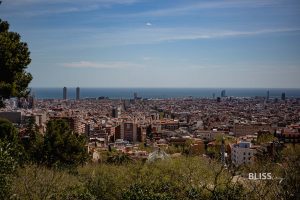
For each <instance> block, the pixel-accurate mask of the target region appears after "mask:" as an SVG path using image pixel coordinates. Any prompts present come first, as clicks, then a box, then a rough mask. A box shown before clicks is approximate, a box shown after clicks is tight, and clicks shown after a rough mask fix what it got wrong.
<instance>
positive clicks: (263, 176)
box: [248, 173, 272, 180]
mask: <svg viewBox="0 0 300 200" xmlns="http://www.w3.org/2000/svg"><path fill="white" fill-rule="evenodd" d="M248 178H249V179H250V180H271V179H272V174H271V173H249V175H248Z"/></svg>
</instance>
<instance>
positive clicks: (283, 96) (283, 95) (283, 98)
mask: <svg viewBox="0 0 300 200" xmlns="http://www.w3.org/2000/svg"><path fill="white" fill-rule="evenodd" d="M281 100H282V101H285V92H283V93H282V94H281Z"/></svg>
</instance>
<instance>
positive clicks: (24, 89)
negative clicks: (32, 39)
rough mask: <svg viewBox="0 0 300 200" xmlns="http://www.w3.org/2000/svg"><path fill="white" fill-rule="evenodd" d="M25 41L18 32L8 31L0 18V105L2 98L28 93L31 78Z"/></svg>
mask: <svg viewBox="0 0 300 200" xmlns="http://www.w3.org/2000/svg"><path fill="white" fill-rule="evenodd" d="M29 55H30V52H29V50H28V46H27V44H26V43H24V42H21V37H20V35H19V34H18V33H15V32H11V31H9V24H8V23H7V22H6V21H2V20H1V19H0V101H1V102H0V107H3V106H4V104H3V102H2V98H4V99H5V98H10V97H24V96H27V95H28V94H29V90H28V84H29V83H30V81H31V80H32V76H31V74H30V73H28V72H26V68H27V66H28V65H29V63H30V62H31V59H30V56H29Z"/></svg>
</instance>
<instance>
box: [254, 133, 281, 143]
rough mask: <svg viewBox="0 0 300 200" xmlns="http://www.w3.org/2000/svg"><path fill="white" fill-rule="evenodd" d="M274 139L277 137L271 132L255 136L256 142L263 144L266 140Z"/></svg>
mask: <svg viewBox="0 0 300 200" xmlns="http://www.w3.org/2000/svg"><path fill="white" fill-rule="evenodd" d="M275 139H277V138H276V137H275V136H274V135H273V134H271V133H269V134H261V135H259V136H258V137H257V142H256V143H257V144H264V143H268V142H273V141H274V140H275Z"/></svg>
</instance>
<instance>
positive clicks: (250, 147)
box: [0, 87, 300, 165]
mask: <svg viewBox="0 0 300 200" xmlns="http://www.w3.org/2000/svg"><path fill="white" fill-rule="evenodd" d="M62 94H63V95H62V99H44V100H38V99H34V97H32V96H30V97H29V98H28V99H21V101H16V99H12V100H9V101H7V103H6V105H7V106H6V108H5V109H1V112H0V116H1V117H2V118H7V119H9V120H10V121H11V122H13V123H15V124H17V125H18V126H19V127H20V128H21V132H22V127H24V124H26V122H27V121H28V119H29V118H34V120H35V122H36V125H37V127H38V130H39V132H40V133H41V134H45V132H46V124H47V122H48V121H49V120H53V119H64V120H66V121H67V122H68V125H69V126H70V128H71V129H72V131H74V132H76V133H79V134H82V135H84V136H86V137H87V139H88V141H89V144H88V150H89V153H92V154H93V160H94V161H95V162H98V161H99V159H100V152H101V151H106V150H107V149H108V146H110V145H112V146H114V147H115V148H117V150H118V151H120V152H124V153H127V154H129V155H130V156H132V157H134V158H141V159H142V158H146V157H147V156H148V154H149V152H146V151H143V150H142V149H140V148H139V144H140V143H143V144H145V145H146V146H153V147H157V148H163V149H168V146H170V145H179V144H181V145H184V144H185V143H186V141H188V140H191V141H192V144H191V145H192V147H193V148H194V149H195V153H196V152H197V154H198V155H205V156H215V155H212V154H210V153H211V152H207V149H208V148H215V147H216V146H218V144H216V143H215V142H214V141H215V140H216V139H217V138H227V139H230V141H231V142H230V143H228V144H226V145H227V146H228V148H226V150H224V152H223V153H222V152H219V153H220V155H221V153H222V156H224V158H223V159H225V160H224V161H225V164H229V165H230V164H235V165H241V164H246V163H251V162H255V157H256V154H257V153H259V152H260V153H261V152H264V151H267V152H265V153H268V154H269V156H270V157H272V156H275V154H274V151H276V148H282V146H283V145H284V144H297V143H300V132H299V131H300V124H299V119H300V116H299V111H300V100H299V99H296V98H286V97H285V93H282V96H281V99H277V98H276V99H271V98H270V97H269V92H266V96H265V97H255V98H235V97H227V96H226V90H223V91H222V92H221V94H220V97H216V98H215V99H213V98H203V99H199V98H192V97H187V98H174V99H143V98H142V97H139V96H138V94H137V93H134V95H133V96H134V97H133V99H126V100H121V99H109V98H108V97H99V98H85V99H80V88H79V87H78V88H76V99H68V98H67V97H68V94H67V88H66V87H64V88H63V90H62ZM263 136H272V137H271V138H270V139H269V141H264V142H263V143H258V138H260V137H263ZM23 137H26V135H24V136H23ZM275 141H276V142H275ZM274 142H275V143H274ZM243 145H244V147H243V148H240V147H241V146H243ZM245 145H246V146H245ZM273 145H275V146H273ZM271 146H272V148H269V147H271ZM241 152H242V153H244V152H246V154H244V155H245V156H242V153H241Z"/></svg>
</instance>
